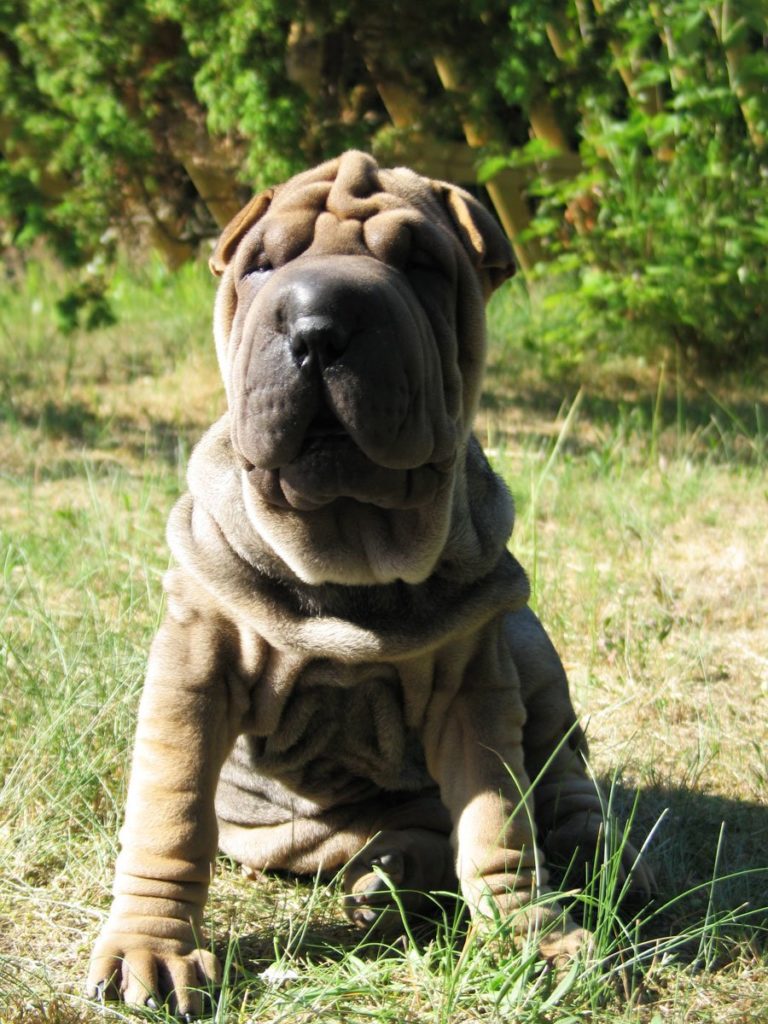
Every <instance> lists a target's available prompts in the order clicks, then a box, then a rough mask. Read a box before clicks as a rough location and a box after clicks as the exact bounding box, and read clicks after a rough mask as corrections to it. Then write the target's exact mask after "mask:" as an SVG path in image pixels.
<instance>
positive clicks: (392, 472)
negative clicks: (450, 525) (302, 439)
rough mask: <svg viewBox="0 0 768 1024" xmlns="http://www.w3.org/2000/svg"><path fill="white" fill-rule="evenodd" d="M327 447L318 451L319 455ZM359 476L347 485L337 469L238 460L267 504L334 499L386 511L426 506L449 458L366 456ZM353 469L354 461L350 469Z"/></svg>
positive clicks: (313, 507)
mask: <svg viewBox="0 0 768 1024" xmlns="http://www.w3.org/2000/svg"><path fill="white" fill-rule="evenodd" d="M326 452H327V450H326V449H323V454H326ZM360 457H361V459H364V460H365V461H366V462H367V463H368V467H367V469H368V471H367V472H366V473H364V474H362V479H361V478H360V477H361V474H360V473H359V472H355V473H354V474H352V477H353V482H352V483H349V484H347V482H346V480H345V479H344V474H343V472H342V473H340V474H331V475H329V474H328V473H325V472H323V470H322V468H320V467H319V468H318V470H317V471H316V472H306V471H304V470H303V469H302V468H300V467H297V466H296V464H294V463H292V464H290V465H289V466H284V467H282V468H280V469H271V470H270V469H260V468H258V467H257V466H253V465H251V464H250V463H247V462H246V463H245V464H244V470H245V475H246V477H247V480H248V483H249V485H250V486H252V487H254V488H255V489H256V490H257V491H258V492H259V494H260V496H261V498H262V499H263V500H264V501H265V502H266V503H267V504H268V505H271V506H272V507H273V508H278V509H284V510H286V511H291V512H308V513H311V512H315V511H317V510H318V509H322V508H326V507H327V506H329V505H332V504H334V503H335V502H338V501H350V500H351V501H355V502H357V503H358V504H361V505H374V506H376V507H378V508H383V509H387V510H406V509H416V508H422V507H424V506H426V505H429V504H431V503H432V502H433V501H434V500H435V497H436V496H437V494H438V492H439V491H440V490H441V489H442V487H443V486H444V485H445V483H446V481H447V480H448V479H449V477H450V474H451V471H452V467H453V459H449V460H445V461H444V462H441V463H439V464H438V463H427V464H426V465H424V466H417V467H415V468H414V469H387V468H386V467H384V466H378V465H377V464H376V463H373V462H371V461H370V460H368V459H366V458H365V456H364V455H362V452H361V453H360ZM356 470H359V465H358V466H357V467H356Z"/></svg>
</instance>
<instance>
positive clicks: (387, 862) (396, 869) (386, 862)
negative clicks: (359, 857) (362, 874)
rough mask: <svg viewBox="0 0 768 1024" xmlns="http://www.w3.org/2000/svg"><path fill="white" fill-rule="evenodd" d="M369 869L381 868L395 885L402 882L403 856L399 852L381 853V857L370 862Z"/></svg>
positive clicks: (403, 870)
mask: <svg viewBox="0 0 768 1024" xmlns="http://www.w3.org/2000/svg"><path fill="white" fill-rule="evenodd" d="M371 867H377V868H381V870H382V871H383V872H385V873H386V874H387V875H388V876H389V877H390V878H391V879H392V881H393V882H394V884H395V885H397V884H398V883H399V882H402V880H403V874H404V872H405V864H404V862H403V855H402V853H400V851H399V850H392V851H391V852H390V853H382V854H381V856H379V857H374V858H373V860H372V861H371Z"/></svg>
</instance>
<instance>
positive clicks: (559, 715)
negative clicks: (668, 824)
mask: <svg viewBox="0 0 768 1024" xmlns="http://www.w3.org/2000/svg"><path fill="white" fill-rule="evenodd" d="M505 633H506V637H507V641H508V643H509V645H510V649H511V651H512V656H513V658H514V661H515V666H516V668H517V671H518V674H519V676H520V684H521V689H522V693H523V701H524V703H525V709H526V722H525V727H524V732H523V748H524V753H525V768H526V773H527V775H528V777H529V778H530V779H531V780H532V781H533V796H534V807H535V818H536V828H537V832H538V839H539V842H540V844H541V846H542V849H543V850H544V852H545V854H546V856H547V860H548V861H549V862H550V863H551V864H552V865H558V866H561V867H567V866H568V865H570V867H571V873H570V877H571V879H572V881H573V882H575V883H576V884H583V883H584V881H585V878H586V875H588V874H589V873H591V872H592V871H593V870H594V869H595V867H596V866H597V865H598V864H599V862H600V861H601V859H602V852H603V851H602V845H603V842H604V837H605V833H604V829H605V824H606V823H605V805H604V800H603V798H602V797H601V795H600V791H599V789H598V786H597V783H596V782H595V780H594V779H593V778H592V777H591V776H590V775H589V773H588V771H587V765H586V757H587V753H588V749H587V741H586V738H585V736H584V733H583V731H582V729H581V727H580V725H579V724H578V721H577V719H576V713H575V711H574V709H573V705H572V703H571V698H570V694H569V688H568V679H567V677H566V674H565V670H564V669H563V666H562V663H561V661H560V658H559V657H558V655H557V652H556V651H555V649H554V647H553V646H552V643H551V641H550V639H549V637H548V636H547V633H546V631H545V630H544V627H543V626H542V625H541V623H540V622H539V620H538V619H537V618H536V616H535V615H534V614H533V612H532V611H531V610H530V609H529V608H524V609H523V610H521V611H519V612H516V613H514V614H513V615H509V616H507V619H506V621H505ZM619 856H620V859H621V867H620V871H619V881H620V882H622V883H623V881H624V879H626V878H627V876H629V890H630V891H631V892H632V893H633V895H636V896H639V897H643V898H646V897H648V896H649V895H650V894H651V892H652V891H653V888H654V880H653V874H652V873H651V871H650V869H649V868H648V867H647V866H646V865H645V864H644V863H643V861H642V860H640V859H638V854H637V851H636V850H635V848H634V847H633V846H632V845H631V844H630V843H628V842H624V843H623V844H622V846H621V850H620V852H619Z"/></svg>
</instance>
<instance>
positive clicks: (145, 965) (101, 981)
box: [86, 932, 221, 1020]
mask: <svg viewBox="0 0 768 1024" xmlns="http://www.w3.org/2000/svg"><path fill="white" fill-rule="evenodd" d="M220 978H221V969H220V967H219V962H218V960H217V959H216V957H215V956H214V955H213V954H212V953H211V952H210V951H209V950H207V949H197V948H195V947H194V946H191V945H190V944H186V943H182V942H180V941H178V940H176V939H161V938H157V937H155V936H152V935H135V934H126V933H120V932H118V933H109V934H107V935H103V936H102V937H101V938H100V939H99V940H98V942H97V943H96V947H95V948H94V951H93V955H92V957H91V964H90V968H89V971H88V981H87V986H86V991H87V995H88V997H89V998H90V999H95V1000H98V1001H99V1002H106V1001H111V1000H122V1001H123V1002H125V1003H127V1004H128V1005H130V1006H147V1007H150V1008H158V1007H160V1006H162V1005H167V1006H168V1007H169V1009H170V1010H171V1012H172V1013H174V1014H175V1015H176V1016H177V1017H181V1018H182V1019H189V1020H191V1019H192V1018H193V1017H197V1016H200V1015H201V1014H202V1013H203V1010H204V1004H205V999H206V996H207V992H206V989H209V988H210V987H211V986H213V985H216V984H218V982H219V981H220Z"/></svg>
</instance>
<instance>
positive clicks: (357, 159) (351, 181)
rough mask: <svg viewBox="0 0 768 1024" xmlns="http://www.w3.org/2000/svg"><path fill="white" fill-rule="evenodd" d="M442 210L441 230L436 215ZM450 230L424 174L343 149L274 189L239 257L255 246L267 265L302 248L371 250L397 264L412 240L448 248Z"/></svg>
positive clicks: (307, 250) (315, 252)
mask: <svg viewBox="0 0 768 1024" xmlns="http://www.w3.org/2000/svg"><path fill="white" fill-rule="evenodd" d="M382 179H384V180H382ZM424 207H429V217H426V216H425V214H424V212H422V210H423V208H424ZM441 217H444V218H445V220H444V223H443V225H442V227H443V230H442V231H441V230H440V229H439V228H438V227H437V226H436V223H435V222H436V221H437V222H438V223H439V221H440V219H441ZM450 230H451V225H450V222H449V220H448V218H447V217H445V215H444V214H441V211H440V210H439V206H438V204H437V202H436V201H435V198H434V196H433V195H432V194H431V193H430V190H429V187H428V185H427V183H426V182H425V180H424V179H422V178H419V177H418V175H416V174H413V173H412V172H411V171H407V170H402V171H383V172H380V171H379V170H378V168H377V167H376V164H375V163H374V162H373V160H372V159H371V158H370V157H367V156H366V155H365V154H362V153H348V154H345V155H344V157H342V158H340V159H339V160H335V161H332V162H331V163H329V164H323V165H322V166H320V167H318V168H315V169H314V170H312V171H308V172H306V173H305V174H300V175H298V176H297V177H296V178H293V179H291V181H289V182H287V183H286V184H285V185H282V186H279V187H278V188H277V189H275V191H274V193H273V195H272V197H271V201H270V204H269V207H268V208H267V209H266V211H265V212H264V214H263V215H262V216H260V217H259V218H258V220H257V221H256V223H255V224H254V226H252V227H251V228H249V229H248V230H247V231H246V232H245V234H244V236H243V237H242V240H241V241H242V242H243V243H244V245H243V249H244V252H243V258H244V259H249V258H251V254H250V252H248V250H252V249H253V248H256V249H258V250H260V251H261V252H263V253H264V256H265V258H266V259H267V260H268V262H269V263H270V264H272V265H273V266H281V265H283V264H285V263H288V262H290V261H291V260H292V259H295V258H296V257H297V256H299V255H301V254H302V253H311V254H313V255H329V256H330V255H342V254H343V255H372V256H374V257H375V258H376V259H378V260H381V261H382V262H384V263H388V264H390V265H395V266H397V265H400V264H402V263H404V262H405V261H406V260H407V259H408V256H409V254H410V253H411V252H412V250H413V249H414V247H416V248H425V247H426V248H429V250H430V251H431V252H432V253H433V255H434V256H439V254H440V252H441V251H442V252H443V254H444V255H445V256H447V254H448V252H449V251H450ZM238 244H240V243H238Z"/></svg>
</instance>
